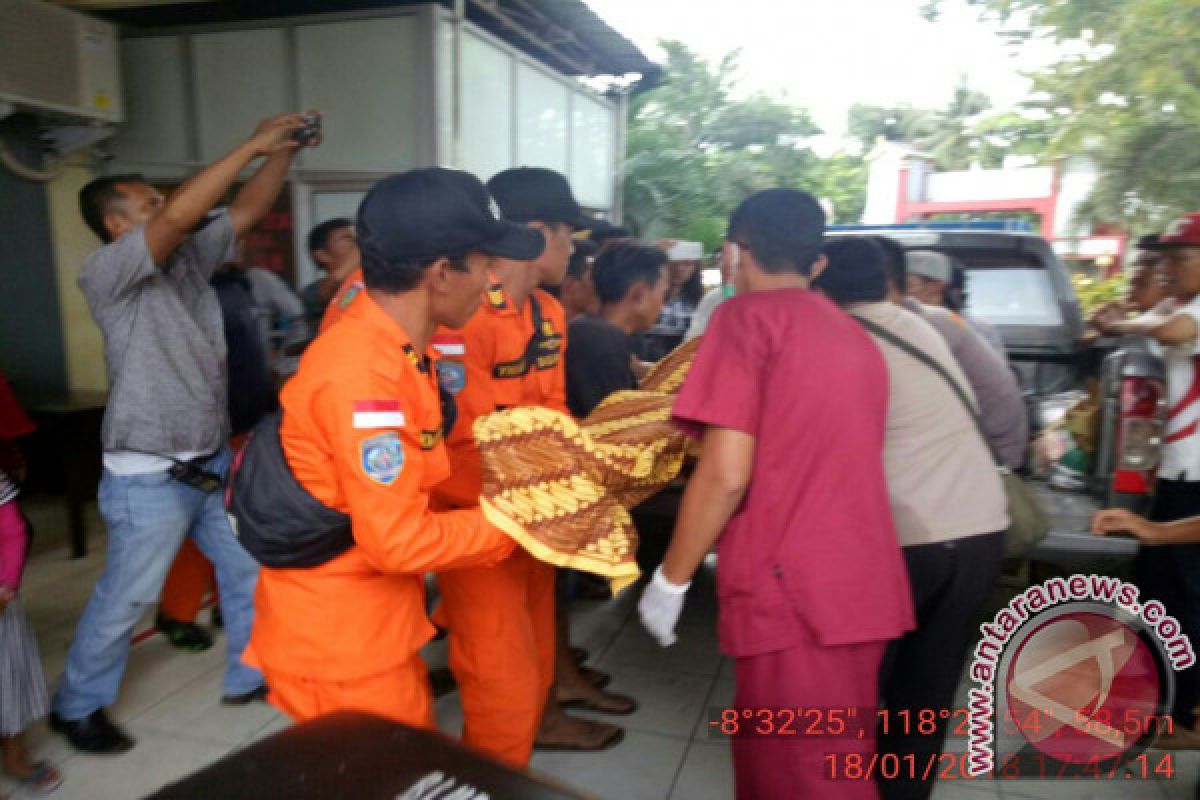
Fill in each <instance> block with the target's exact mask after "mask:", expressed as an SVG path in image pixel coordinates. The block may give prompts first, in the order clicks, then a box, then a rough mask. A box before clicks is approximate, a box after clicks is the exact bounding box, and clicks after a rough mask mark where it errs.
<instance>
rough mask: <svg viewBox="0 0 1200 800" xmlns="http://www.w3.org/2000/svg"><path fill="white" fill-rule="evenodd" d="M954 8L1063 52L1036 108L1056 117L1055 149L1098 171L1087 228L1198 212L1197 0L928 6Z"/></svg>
mask: <svg viewBox="0 0 1200 800" xmlns="http://www.w3.org/2000/svg"><path fill="white" fill-rule="evenodd" d="M947 2H966V3H968V4H970V5H973V6H977V7H978V8H979V9H980V10H981V12H983V14H985V15H986V16H988V17H990V18H992V19H996V20H999V21H1000V22H1001V23H1002V24H1003V25H1004V26H1006V31H1005V33H1006V35H1008V36H1009V37H1011V38H1012V39H1013V41H1015V42H1025V41H1030V40H1032V39H1035V38H1049V39H1052V40H1053V41H1055V42H1056V43H1058V45H1059V46H1060V50H1061V52H1062V56H1061V58H1060V59H1059V60H1058V62H1057V63H1055V64H1053V65H1051V66H1050V67H1049V68H1047V69H1045V70H1042V71H1040V72H1038V73H1035V74H1034V75H1032V78H1033V81H1034V89H1035V93H1034V96H1033V97H1032V98H1031V101H1032V104H1034V105H1036V106H1038V107H1040V108H1041V109H1043V110H1044V111H1045V112H1046V115H1047V116H1049V117H1050V118H1051V119H1052V123H1051V125H1050V126H1049V127H1050V128H1051V130H1052V134H1053V135H1052V136H1051V137H1050V139H1049V146H1050V148H1051V151H1052V152H1054V153H1058V154H1063V155H1074V154H1086V155H1088V156H1090V157H1091V158H1092V159H1093V160H1094V161H1095V162H1096V164H1097V165H1098V169H1099V180H1098V182H1097V185H1096V187H1095V189H1094V190H1093V192H1092V194H1091V196H1090V198H1089V199H1088V202H1087V203H1085V205H1084V206H1083V209H1082V213H1083V214H1084V215H1085V217H1086V218H1087V219H1088V220H1089V221H1093V222H1108V223H1118V224H1124V225H1126V226H1128V227H1129V228H1131V229H1132V230H1134V231H1149V230H1155V229H1157V228H1160V227H1161V226H1162V225H1163V224H1164V223H1165V222H1166V221H1167V220H1169V219H1170V218H1171V217H1174V216H1176V215H1178V214H1180V213H1182V212H1186V211H1191V210H1194V209H1196V208H1200V47H1197V46H1196V42H1197V41H1200V0H930V2H929V3H927V5H926V13H927V14H930V15H936V13H937V12H938V9H939V8H941V7H942V6H943V5H944V4H945V3H947Z"/></svg>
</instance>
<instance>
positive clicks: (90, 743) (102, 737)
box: [50, 708, 134, 755]
mask: <svg viewBox="0 0 1200 800" xmlns="http://www.w3.org/2000/svg"><path fill="white" fill-rule="evenodd" d="M50 730H52V731H55V732H57V733H61V734H62V735H63V736H66V737H67V741H68V742H70V743H71V746H72V747H74V748H75V749H76V750H80V751H82V752H84V753H94V754H96V755H115V754H116V753H125V752H128V751H129V750H132V749H133V745H134V741H133V738H132V737H130V736H129V734H127V733H125V731H123V730H121V729H120V728H118V727H117V726H116V725H115V724H113V722H112V720H110V719H109V718H108V715H107V714H105V713H104V709H103V708H98V709H96V710H95V711H93V712H92V713H91V714H88V715H87V716H86V717H84V718H83V719H63V718H62V717H60V716H59V715H58V714H53V713H52V714H51V715H50Z"/></svg>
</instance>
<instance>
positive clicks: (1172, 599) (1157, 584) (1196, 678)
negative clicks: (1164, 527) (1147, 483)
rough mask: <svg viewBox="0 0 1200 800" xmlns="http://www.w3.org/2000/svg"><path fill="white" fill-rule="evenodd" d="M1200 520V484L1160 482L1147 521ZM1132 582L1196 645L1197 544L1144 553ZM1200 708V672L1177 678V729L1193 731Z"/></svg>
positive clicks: (1199, 630) (1199, 609) (1199, 638)
mask: <svg viewBox="0 0 1200 800" xmlns="http://www.w3.org/2000/svg"><path fill="white" fill-rule="evenodd" d="M1197 515H1200V482H1197V481H1168V480H1159V482H1158V488H1157V489H1156V490H1155V495H1154V506H1153V507H1152V508H1151V509H1150V519H1152V520H1154V521H1155V522H1174V521H1175V520H1177V519H1184V518H1186V517H1194V516H1197ZM1134 575H1135V581H1136V582H1137V585H1138V588H1139V589H1140V590H1141V593H1142V598H1143V602H1145V601H1146V600H1158V601H1159V602H1161V603H1162V604H1163V606H1165V607H1166V609H1167V613H1168V614H1170V615H1171V616H1173V617H1175V618H1176V619H1178V620H1179V625H1180V627H1181V628H1182V630H1183V633H1185V634H1186V635H1187V637H1188V639H1190V640H1191V642H1192V646H1193V647H1196V646H1197V643H1200V544H1170V545H1164V546H1161V547H1143V548H1142V549H1141V550H1140V551H1139V552H1138V557H1137V562H1136V564H1135V566H1134ZM1197 704H1200V667H1196V666H1192V667H1188V668H1187V669H1185V670H1184V671H1183V672H1177V673H1175V703H1174V705H1173V706H1172V709H1171V716H1172V718H1174V720H1175V723H1176V724H1177V725H1180V726H1182V727H1185V728H1191V727H1193V726H1194V725H1195V723H1196V712H1195V710H1194V709H1195V708H1196V706H1197Z"/></svg>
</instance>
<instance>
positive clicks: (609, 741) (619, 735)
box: [533, 728, 625, 753]
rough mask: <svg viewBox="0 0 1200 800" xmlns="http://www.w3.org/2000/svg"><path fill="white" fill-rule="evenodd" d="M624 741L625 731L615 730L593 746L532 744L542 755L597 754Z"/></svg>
mask: <svg viewBox="0 0 1200 800" xmlns="http://www.w3.org/2000/svg"><path fill="white" fill-rule="evenodd" d="M624 740H625V730H624V729H623V728H616V729H615V730H613V732H612V733H611V734H609V736H608V737H607V738H606V739H604V741H602V742H600V743H599V744H595V745H583V744H567V743H563V744H538V743H537V742H534V743H533V749H534V750H537V751H539V752H542V753H599V752H601V751H603V750H611V749H613V748H614V747H616V746H617V745H619V744H620V743H621V742H623V741H624Z"/></svg>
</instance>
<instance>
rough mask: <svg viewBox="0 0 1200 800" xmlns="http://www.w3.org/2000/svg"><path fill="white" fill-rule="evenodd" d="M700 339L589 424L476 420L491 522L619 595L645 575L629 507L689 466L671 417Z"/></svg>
mask: <svg viewBox="0 0 1200 800" xmlns="http://www.w3.org/2000/svg"><path fill="white" fill-rule="evenodd" d="M698 342H699V340H698V339H693V340H692V341H690V342H688V343H686V344H684V345H682V346H680V347H679V348H678V349H676V350H675V351H674V352H673V353H671V354H670V355H668V356H667V357H666V358H664V359H663V360H662V361H660V362H659V363H658V364H657V365H656V366H655V368H654V369H653V370H652V371H651V372H650V373H649V374H648V375H647V376H646V378H645V379H644V380H643V381H642V388H640V389H637V390H630V391H620V392H615V393H613V394H611V395H609V396H608V397H607V398H605V399H604V401H603V402H602V403H600V405H598V406H597V407H596V408H595V409H594V410H593V411H592V413H591V414H589V415H588V416H587V418H586V419H584V420H582V421H580V422H576V421H575V420H574V419H572V418H571V417H570V416H569V415H567V414H563V413H561V412H558V411H552V410H550V409H547V408H535V407H525V408H513V409H509V410H506V411H498V412H496V413H494V414H488V415H486V416H483V417H480V418H479V419H477V420H476V421H475V428H474V432H475V441H476V443H477V444H478V446H479V453H480V458H481V461H482V465H483V494H482V497H481V499H480V505H481V506H482V508H483V512H484V514H485V516H487V518H488V520H489V521H490V522H491V523H492V524H493V525H495V526H496V527H498V528H500V529H501V530H503V531H504V532H505V533H507V534H508V535H509V536H511V537H513V539H515V540H516V541H517V543H518V544H520V545H521V546H522V547H523V548H525V549H526V550H527V551H528V552H529V553H531V554H532V555H533V556H534V557H535V558H538V559H539V560H541V561H545V562H547V563H550V564H554V565H556V566H560V567H570V568H572V569H578V570H582V571H585V572H592V573H595V574H597V575H602V576H604V577H606V578H608V579H609V580H610V581H611V583H612V587H613V592H614V594H615V593H617V592H620V591H621V590H622V589H624V588H625V587H626V586H628V585H629V584H631V583H633V582H634V581H635V580H637V578H638V575H639V574H640V573H639V570H638V567H637V559H636V554H637V545H638V537H637V531H636V529H635V528H634V526H633V519H632V518H631V517H630V515H629V509H631V508H633V507H634V506H636V505H637V504H638V503H641V502H642V501H643V500H645V499H647V498H648V497H650V496H651V495H653V494H655V493H657V492H659V491H660V490H662V489H663V488H664V487H665V486H666V485H667V484H669V483H670V482H671V481H672V480H674V479H675V477H676V476H677V475H678V474H679V470H680V468H681V467H682V466H683V461H684V457H685V456H686V455H687V450H688V440H687V437H686V436H685V435H684V434H683V432H682V431H681V430H680V429H679V428H677V427H676V426H675V424H674V423H672V422H671V407H672V406H673V405H674V402H675V394H676V393H677V392H678V391H679V388H680V386H682V385H683V380H684V378H685V377H686V376H687V370H688V368H689V367H690V366H691V362H692V358H693V357H694V355H695V352H696V348H697V347H698Z"/></svg>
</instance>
